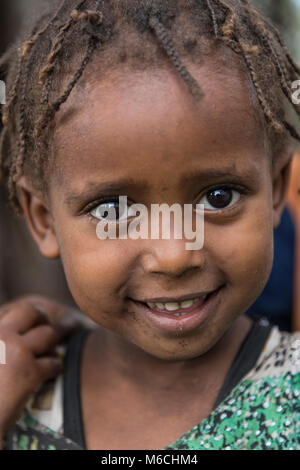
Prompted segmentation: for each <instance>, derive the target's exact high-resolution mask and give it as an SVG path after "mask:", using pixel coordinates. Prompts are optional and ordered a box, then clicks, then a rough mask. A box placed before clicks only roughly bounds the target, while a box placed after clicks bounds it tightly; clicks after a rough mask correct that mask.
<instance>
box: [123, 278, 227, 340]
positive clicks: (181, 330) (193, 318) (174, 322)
mask: <svg viewBox="0 0 300 470" xmlns="http://www.w3.org/2000/svg"><path fill="white" fill-rule="evenodd" d="M221 289H222V288H221V287H220V288H219V289H217V290H215V291H214V292H212V294H210V295H209V296H208V298H207V299H206V300H205V302H204V303H202V304H201V305H200V306H197V305H196V304H195V307H194V308H193V307H191V308H190V309H189V312H188V313H187V314H186V315H183V316H181V317H175V316H174V315H171V314H170V315H168V314H164V313H160V312H158V311H156V310H153V309H151V308H150V307H148V306H147V305H146V304H144V303H143V302H137V301H136V300H133V299H131V300H132V301H133V303H134V304H135V306H136V307H137V308H138V310H139V312H141V313H142V314H143V315H145V316H146V317H147V318H149V320H150V321H151V322H152V323H153V324H154V325H155V326H156V327H158V328H159V329H160V330H164V331H165V332H167V333H173V334H176V335H177V336H178V335H181V334H185V333H189V332H191V331H193V330H194V329H195V328H197V327H198V326H200V325H201V324H202V323H203V322H204V321H205V320H206V318H207V317H209V316H210V314H211V313H212V312H213V311H214V309H215V306H216V303H217V302H218V298H219V293H220V290H221Z"/></svg>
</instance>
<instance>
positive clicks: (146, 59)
mask: <svg viewBox="0 0 300 470" xmlns="http://www.w3.org/2000/svg"><path fill="white" fill-rule="evenodd" d="M49 3H50V5H49V8H50V10H49V11H48V12H43V14H42V15H41V17H40V19H39V20H38V21H37V23H36V25H34V27H33V28H32V32H31V34H30V35H29V36H28V38H27V39H26V40H25V41H24V43H23V44H21V45H20V44H19V42H17V43H16V44H15V45H13V47H11V48H10V50H9V51H7V52H6V53H5V54H4V55H3V56H2V57H0V72H1V74H4V75H3V78H4V79H5V81H6V85H7V90H8V100H7V104H6V105H5V106H3V109H1V111H2V115H3V116H2V120H3V128H2V129H1V126H0V132H1V134H0V153H1V155H0V159H1V160H0V171H1V177H2V179H5V181H6V184H7V186H8V190H9V198H10V201H11V203H12V206H13V207H14V209H15V210H18V209H20V204H19V201H18V194H17V181H18V179H19V178H20V176H21V175H22V174H23V173H25V174H26V175H28V176H29V177H31V178H32V181H33V182H34V184H35V185H36V187H39V189H41V190H43V191H44V190H46V189H47V184H46V183H45V181H46V179H45V178H44V175H45V171H46V170H47V169H49V168H50V166H49V164H50V163H51V158H52V156H51V153H50V150H51V144H52V136H53V132H54V127H55V125H56V123H55V122H54V118H55V114H56V113H57V112H58V111H59V109H60V108H61V107H62V105H63V104H64V103H65V102H66V101H67V100H68V98H69V96H70V94H71V93H72V90H73V89H74V88H75V87H76V85H77V84H78V82H79V80H80V78H81V77H82V75H83V73H84V71H85V69H86V68H87V65H88V63H89V62H91V57H92V56H93V55H96V54H97V61H98V62H99V65H100V67H99V70H101V71H103V72H105V70H108V69H109V68H110V67H115V66H118V64H119V63H121V62H124V61H125V60H126V61H128V63H130V66H131V67H132V69H133V68H134V67H140V65H142V66H143V67H145V66H146V67H151V66H152V65H153V64H157V63H158V64H161V63H162V62H163V61H165V60H169V61H170V63H171V64H172V65H173V67H174V69H175V70H176V71H177V73H178V75H179V77H180V78H181V79H182V80H183V82H184V83H185V84H186V85H187V88H188V91H189V92H190V93H191V95H192V96H193V97H194V98H195V99H199V98H200V97H201V96H203V92H202V90H201V89H200V86H199V84H198V83H197V82H196V80H195V79H194V77H192V75H191V74H190V72H189V71H188V69H187V67H186V65H184V63H185V60H184V59H183V58H184V57H187V58H188V59H191V60H194V59H196V61H197V63H198V59H199V58H202V57H203V56H202V49H203V48H202V45H203V38H204V40H208V41H209V42H211V43H212V44H214V45H215V46H216V47H219V46H221V45H222V44H223V45H224V46H225V47H228V48H230V49H231V50H232V51H233V53H234V54H238V55H239V56H240V57H241V58H242V61H243V63H244V64H245V68H246V70H247V71H248V74H249V77H250V79H251V81H252V83H253V87H254V90H255V93H256V95H257V99H258V103H259V105H260V107H261V109H262V112H263V115H264V117H265V122H266V126H267V129H268V131H269V130H270V134H269V138H270V141H271V144H272V146H273V150H274V154H276V152H278V151H279V150H278V149H279V147H280V145H285V142H286V138H287V137H288V135H290V136H292V137H293V138H295V139H297V140H298V141H300V136H299V134H298V132H297V130H296V129H295V128H294V127H293V126H292V124H290V123H289V122H287V120H286V118H285V113H284V101H283V100H285V99H287V101H288V103H289V105H290V106H292V108H293V109H294V110H295V111H296V114H297V117H298V116H299V115H300V112H299V106H298V107H297V105H295V104H294V103H293V102H292V94H291V83H292V81H295V80H297V79H300V67H299V66H298V65H297V64H296V63H295V61H294V59H293V58H292V56H291V54H290V53H289V51H288V49H287V47H286V45H285V43H284V41H283V39H282V37H281V35H280V34H279V32H278V31H277V29H276V28H275V27H274V26H273V25H272V24H271V23H270V22H269V21H268V20H267V19H265V18H263V17H262V16H261V15H260V14H259V13H258V12H257V11H256V9H255V8H254V7H253V6H252V5H251V3H250V2H249V1H248V0H189V1H188V2H183V0H110V1H109V2H108V1H106V0H96V1H92V0H80V1H78V0H62V1H61V0H52V1H51V2H49ZM132 31H133V33H134V35H133V36H132ZM192 31H193V32H192ZM194 32H195V33H194ZM127 35H128V36H127ZM25 37H27V34H26V35H25ZM127 37H128V38H130V41H129V45H127V42H126V38H127ZM132 38H134V41H133V42H132V40H131V39H132ZM189 43H190V44H191V43H192V44H193V46H192V47H187V45H188V44H189ZM98 62H97V67H98ZM69 64H70V66H69ZM70 70H72V72H71V71H70ZM69 75H70V76H69ZM1 78H2V75H1ZM63 79H65V80H63ZM62 83H66V85H65V89H62V90H61V87H62V85H61V84H62ZM49 144H50V145H49ZM279 144H280V145H279Z"/></svg>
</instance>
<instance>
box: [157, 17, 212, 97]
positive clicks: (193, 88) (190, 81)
mask: <svg viewBox="0 0 300 470" xmlns="http://www.w3.org/2000/svg"><path fill="white" fill-rule="evenodd" d="M149 25H150V26H151V28H153V30H154V31H155V34H156V36H157V38H158V40H159V42H160V43H161V45H162V46H163V48H164V50H165V52H166V54H167V55H168V56H169V58H170V59H171V62H172V63H173V65H174V67H175V69H176V70H177V71H178V73H179V75H180V76H181V78H182V79H183V81H184V82H185V83H186V84H187V86H188V88H189V90H190V92H191V94H192V95H193V96H194V97H196V98H201V97H202V96H203V93H202V91H201V89H200V87H199V85H198V83H197V82H196V80H195V79H194V78H193V77H192V76H191V74H190V73H189V72H188V70H187V69H186V67H185V66H184V65H183V63H182V61H181V59H180V57H179V55H178V53H177V51H176V49H175V47H174V44H173V41H172V39H171V38H170V37H169V35H168V33H167V31H166V29H165V28H164V26H163V25H162V24H161V23H160V22H159V20H158V19H157V18H156V17H154V16H151V17H150V19H149Z"/></svg>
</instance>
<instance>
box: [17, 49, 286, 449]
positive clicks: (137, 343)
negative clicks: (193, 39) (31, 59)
mask: <svg viewBox="0 0 300 470" xmlns="http://www.w3.org/2000/svg"><path fill="white" fill-rule="evenodd" d="M229 60H230V67H229V68H227V67H226V65H225V64H226V63H228V61H229ZM189 69H190V71H191V73H192V74H193V76H194V77H195V78H196V79H197V80H198V83H199V84H200V86H201V87H202V90H203V91H204V93H205V97H204V98H203V99H202V101H200V102H197V103H195V101H194V100H193V98H192V97H191V96H190V94H189V93H188V91H187V89H186V85H185V84H184V83H182V82H181V80H180V78H178V76H177V74H176V72H175V71H174V70H173V69H172V67H171V66H168V64H166V66H165V68H163V69H160V70H159V71H153V70H147V71H145V72H139V73H134V72H132V71H131V72H130V71H125V70H124V73H121V70H118V71H117V73H111V75H106V76H105V78H103V80H101V82H98V83H97V82H96V81H95V80H93V81H90V82H88V86H87V87H86V88H85V89H84V88H83V89H81V93H82V94H81V95H79V94H78V92H77V91H76V90H74V94H72V95H71V97H70V101H68V102H67V104H66V106H64V109H63V110H61V111H60V114H59V115H58V116H57V124H58V128H57V132H56V134H55V155H56V170H55V171H53V172H52V173H51V177H50V188H49V193H48V197H47V198H44V197H42V196H41V195H40V194H38V193H37V192H36V191H35V190H34V189H32V187H31V186H30V183H29V181H28V179H26V178H22V180H21V181H20V195H21V201H22V205H23V208H24V211H25V215H26V218H27V222H28V225H29V227H30V229H31V232H32V234H33V237H34V238H35V240H36V242H37V244H38V246H39V249H40V251H41V253H42V254H43V255H44V256H46V257H49V258H51V257H53V258H54V257H58V256H61V258H62V261H63V264H64V269H65V273H66V277H67V280H68V283H69V287H70V290H71V292H72V294H73V296H74V298H75V300H76V302H77V304H78V306H79V308H80V309H81V310H82V311H83V312H84V313H85V314H86V315H88V316H89V317H90V318H91V319H92V320H94V321H95V322H96V323H97V324H98V325H99V328H97V329H96V330H95V331H93V332H92V333H91V334H90V335H89V336H88V338H87V341H86V344H85V347H84V351H83V359H82V364H81V378H82V381H81V400H82V409H83V421H84V430H85V437H86V444H87V448H88V449H157V448H163V447H165V446H166V445H168V444H171V443H172V442H174V440H176V439H177V438H178V437H180V436H181V435H182V434H184V433H185V432H187V431H188V430H189V429H190V428H191V427H192V426H195V425H196V424H197V423H199V422H200V421H201V420H202V419H204V418H205V417H206V416H207V415H208V414H209V413H210V412H211V411H212V408H213V405H214V402H215V400H216V398H217V395H218V392H219V390H220V388H221V386H222V383H223V382H224V379H225V376H226V373H227V371H228V370H229V368H230V365H231V364H232V361H233V360H234V357H235V355H236V353H237V351H238V349H239V347H240V345H241V344H242V342H243V340H244V339H245V337H246V335H247V333H248V332H249V329H250V327H251V324H252V323H251V321H250V320H249V319H248V318H247V317H246V316H245V315H243V312H245V311H246V310H247V309H248V307H249V306H250V305H251V304H252V303H253V302H254V300H255V299H256V298H257V297H258V296H259V294H260V293H261V291H262V289H263V287H264V285H265V283H266V282H267V279H268V277H269V274H270V271H271V267H272V261H273V230H274V228H275V227H276V226H277V225H278V224H279V221H280V216H281V213H282V210H283V207H284V203H285V196H286V189H287V185H288V178H289V166H290V163H289V162H290V157H289V154H288V153H286V154H282V155H280V156H277V157H278V158H276V163H275V165H274V167H273V168H272V165H271V161H272V156H271V151H270V148H269V145H268V141H267V139H266V136H265V131H264V127H263V125H262V124H261V123H262V120H261V116H260V111H259V108H258V105H257V103H255V102H254V100H253V99H252V100H251V99H250V94H249V83H248V82H247V79H246V75H245V72H244V70H243V68H242V66H241V64H240V62H239V58H237V57H234V56H233V54H232V53H231V52H230V51H227V50H226V51H225V50H222V51H221V52H220V53H215V54H212V55H211V56H210V58H209V60H206V62H205V64H204V65H202V66H198V65H193V64H189ZM250 91H251V90H250ZM70 110H72V113H71V114H69V116H71V117H69V118H66V116H67V115H65V114H64V113H65V112H66V111H70ZM216 171H218V172H219V173H220V172H223V173H224V174H223V175H220V174H219V175H218V176H217V175H216V174H215V173H216ZM191 173H197V177H196V176H191ZM213 173H214V174H213ZM125 177H130V178H131V183H130V184H127V185H126V186H124V187H122V188H121V189H120V190H119V191H113V190H108V191H106V192H103V190H98V191H94V194H93V195H89V196H88V195H87V194H86V192H87V187H88V185H89V184H91V182H93V183H97V184H98V185H100V184H101V185H102V184H104V183H106V182H108V181H114V182H120V180H121V179H123V178H125ZM215 186H219V187H228V186H230V187H231V190H233V191H234V193H233V194H234V195H235V196H236V200H235V201H236V202H235V203H234V204H232V205H229V207H224V208H223V209H222V210H219V211H216V210H212V209H211V207H210V206H209V205H207V199H206V194H207V192H208V190H209V189H211V188H212V187H215ZM89 187H90V186H89ZM119 195H127V196H128V201H132V202H138V203H143V204H145V205H147V207H150V204H151V203H159V204H160V203H163V202H165V203H168V204H170V205H171V204H173V203H176V202H177V203H180V204H182V205H183V204H196V203H205V204H206V212H205V242H204V247H203V248H202V249H201V250H194V251H189V250H186V249H185V243H186V241H187V240H186V239H184V238H183V239H182V240H178V239H173V238H172V237H171V239H170V240H163V239H160V240H151V239H148V240H143V239H140V240H130V239H127V240H99V239H98V238H97V236H96V224H97V222H98V220H97V219H95V218H93V216H91V215H89V214H87V213H83V208H85V207H87V204H88V203H90V202H93V203H94V206H97V205H99V198H101V197H103V196H108V199H109V198H110V197H113V196H116V197H118V196H119ZM91 209H92V208H91ZM91 209H90V210H91ZM217 288H220V291H219V294H218V298H217V301H216V303H215V305H214V308H213V309H212V311H211V312H210V315H209V316H208V317H207V318H206V319H205V321H204V322H203V323H202V324H200V325H199V326H198V327H197V328H195V329H194V330H193V331H192V332H189V333H188V334H183V333H180V332H178V334H176V335H174V334H167V333H166V332H163V331H161V330H160V329H159V328H158V327H156V326H155V325H153V324H152V323H151V321H150V320H149V319H148V318H146V317H145V316H143V315H142V314H141V313H140V311H139V310H138V309H137V308H136V305H135V303H134V302H133V301H132V300H131V299H136V300H143V299H151V298H155V297H171V298H172V297H174V298H175V297H176V298H178V297H181V296H183V295H186V294H193V293H196V292H199V291H206V290H208V291H211V290H215V289H217ZM187 404H188V406H187Z"/></svg>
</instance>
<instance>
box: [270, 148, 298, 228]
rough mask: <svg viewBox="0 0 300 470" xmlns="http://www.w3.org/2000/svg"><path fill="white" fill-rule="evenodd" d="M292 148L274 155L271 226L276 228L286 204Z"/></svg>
mask: <svg viewBox="0 0 300 470" xmlns="http://www.w3.org/2000/svg"><path fill="white" fill-rule="evenodd" d="M293 153H294V150H293V149H292V148H291V147H288V148H287V149H286V150H285V152H284V153H282V154H281V155H280V156H277V157H275V158H276V161H275V164H274V167H273V226H274V229H275V228H277V227H278V226H279V224H280V221H281V215H282V212H283V210H284V208H285V205H286V198H287V193H288V189H289V183H290V176H291V166H292V165H291V164H292V160H293Z"/></svg>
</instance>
